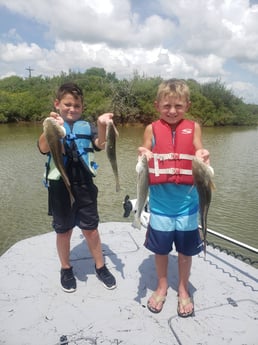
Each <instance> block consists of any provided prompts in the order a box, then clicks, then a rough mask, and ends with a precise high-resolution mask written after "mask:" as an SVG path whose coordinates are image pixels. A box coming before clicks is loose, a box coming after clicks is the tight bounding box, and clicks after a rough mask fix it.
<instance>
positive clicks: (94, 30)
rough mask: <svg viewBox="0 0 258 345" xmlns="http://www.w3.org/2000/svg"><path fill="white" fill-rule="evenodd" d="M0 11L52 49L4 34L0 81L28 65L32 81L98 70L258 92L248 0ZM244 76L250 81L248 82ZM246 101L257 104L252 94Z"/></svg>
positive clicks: (115, 1) (52, 4)
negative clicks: (39, 33) (38, 32)
mask: <svg viewBox="0 0 258 345" xmlns="http://www.w3.org/2000/svg"><path fill="white" fill-rule="evenodd" d="M1 4H2V5H3V4H4V5H5V7H7V8H9V9H10V10H12V11H13V12H15V13H19V14H21V15H23V16H25V17H27V18H28V20H30V21H31V25H33V23H39V24H41V25H42V27H46V28H47V29H46V30H47V31H46V32H44V35H45V36H44V37H48V39H49V40H51V42H53V44H52V47H51V48H49V47H48V49H47V47H46V46H44V45H43V44H42V42H44V40H42V42H39V41H35V42H32V43H29V42H26V37H24V36H21V34H20V32H19V31H17V29H16V27H13V28H9V30H7V31H6V32H3V31H1V32H2V36H1V38H0V71H1V72H0V74H1V75H2V76H3V75H7V74H8V73H12V72H13V71H16V73H17V74H19V73H21V74H24V73H26V72H24V69H25V67H26V66H25V65H26V64H27V65H33V68H34V75H35V74H37V75H53V74H58V73H60V71H64V72H67V71H68V70H69V69H72V70H75V71H76V70H82V71H84V70H85V69H87V68H90V67H93V66H96V67H103V68H105V69H106V70H107V71H109V72H116V74H117V75H118V76H125V77H128V76H131V75H132V73H133V71H135V70H137V71H138V72H139V73H145V74H147V75H149V76H152V75H155V76H157V75H160V76H162V77H164V78H166V77H180V78H193V79H196V80H198V81H207V80H216V79H218V78H219V79H221V80H222V81H223V82H224V81H225V82H226V84H228V85H229V84H230V83H232V80H234V81H236V80H238V82H239V83H246V84H245V87H246V88H250V90H251V86H253V87H254V88H255V87H258V80H257V79H258V63H257V61H258V45H257V42H258V30H257V22H258V5H252V6H251V5H250V3H249V1H248V0H237V1H236V0H199V1H192V0H184V1H180V0H175V1H171V0H160V1H158V2H157V1H156V0H149V1H148V2H147V1H145V0H142V1H141V2H140V3H139V2H136V1H135V0H131V1H129V0H106V1H102V0H95V1H92V0H77V1H76V5H75V4H74V3H72V2H70V1H64V0H62V1H61V0H55V1H52V0H45V1H40V0H34V1H32V0H9V1H8V2H6V1H4V0H0V5H1ZM0 16H1V14H0ZM0 26H1V23H0ZM32 30H33V27H32ZM46 35H47V36H46ZM21 37H23V40H22V38H21ZM230 61H233V62H234V68H232V69H231V70H229V69H228V64H230ZM237 67H239V68H237ZM240 70H241V73H240ZM244 71H246V75H244ZM248 74H249V75H250V74H253V77H252V78H251V79H252V80H251V81H250V82H249V80H248V77H247V75H248ZM238 78H239V79H238ZM250 95H252V97H253V99H254V100H255V102H257V103H258V96H256V95H255V94H254V93H253V91H251V92H250ZM248 97H249V96H248Z"/></svg>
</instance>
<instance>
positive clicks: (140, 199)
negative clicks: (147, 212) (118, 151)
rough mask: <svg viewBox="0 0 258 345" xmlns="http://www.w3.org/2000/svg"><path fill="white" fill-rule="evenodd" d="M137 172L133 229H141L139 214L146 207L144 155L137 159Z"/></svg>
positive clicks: (146, 162) (145, 161) (146, 179)
mask: <svg viewBox="0 0 258 345" xmlns="http://www.w3.org/2000/svg"><path fill="white" fill-rule="evenodd" d="M136 172H137V204H136V210H137V211H136V213H135V215H134V221H133V224H132V225H133V227H135V228H137V229H139V230H140V229H141V219H140V217H141V214H142V211H143V209H144V207H145V205H146V202H147V198H148V190H149V189H148V188H149V169H148V161H147V157H146V155H142V156H140V157H139V159H138V163H137V165H136Z"/></svg>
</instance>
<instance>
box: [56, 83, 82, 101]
mask: <svg viewBox="0 0 258 345" xmlns="http://www.w3.org/2000/svg"><path fill="white" fill-rule="evenodd" d="M66 94H70V95H73V96H74V98H75V99H81V101H82V103H83V92H82V89H81V88H80V87H79V86H78V85H77V84H75V83H72V82H70V83H64V84H62V85H61V86H60V87H59V89H58V90H57V94H56V98H57V99H58V100H59V101H60V100H61V99H62V98H63V97H64V95H66Z"/></svg>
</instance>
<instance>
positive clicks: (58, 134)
mask: <svg viewBox="0 0 258 345" xmlns="http://www.w3.org/2000/svg"><path fill="white" fill-rule="evenodd" d="M43 131H44V134H45V137H46V140H47V143H48V146H49V149H50V153H51V156H52V158H53V160H54V163H55V166H56V168H57V169H58V171H59V173H60V175H61V177H62V179H63V181H64V184H65V186H66V188H67V190H68V192H69V195H70V200H71V205H72V204H73V203H74V196H73V194H72V190H71V184H70V181H69V179H68V176H67V174H66V172H65V168H64V162H63V145H62V142H61V139H62V138H64V137H65V134H66V133H65V129H64V127H63V126H60V125H59V124H58V123H57V122H56V120H55V119H54V118H52V117H47V118H46V119H45V120H44V122H43Z"/></svg>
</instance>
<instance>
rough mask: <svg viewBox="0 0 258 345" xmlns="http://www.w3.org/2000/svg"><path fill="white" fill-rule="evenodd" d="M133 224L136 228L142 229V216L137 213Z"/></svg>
mask: <svg viewBox="0 0 258 345" xmlns="http://www.w3.org/2000/svg"><path fill="white" fill-rule="evenodd" d="M132 226H133V227H134V228H136V229H139V230H141V220H140V218H139V217H138V216H137V215H135V217H134V220H133V223H132Z"/></svg>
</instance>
